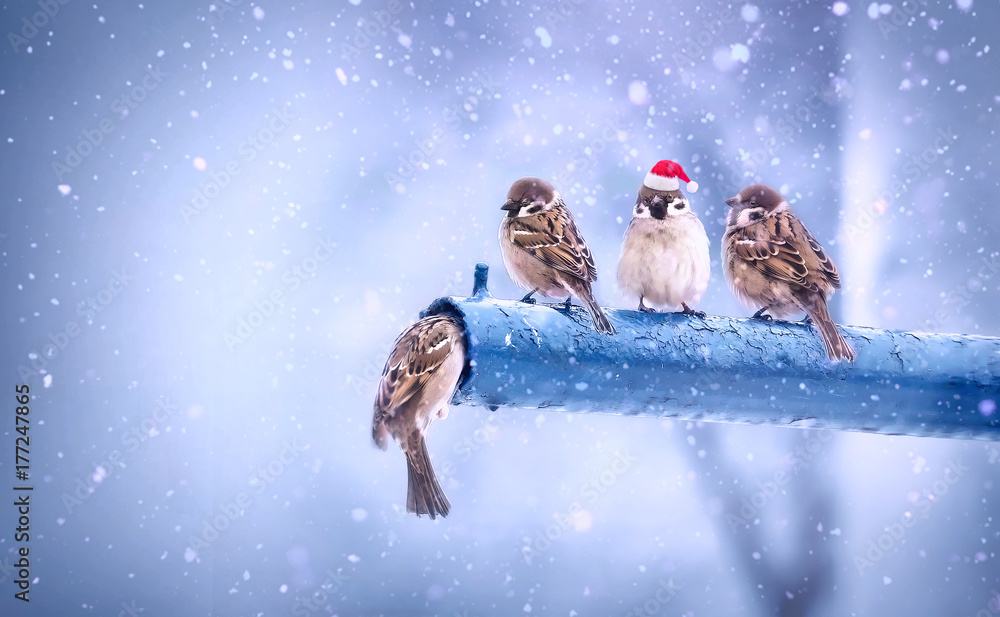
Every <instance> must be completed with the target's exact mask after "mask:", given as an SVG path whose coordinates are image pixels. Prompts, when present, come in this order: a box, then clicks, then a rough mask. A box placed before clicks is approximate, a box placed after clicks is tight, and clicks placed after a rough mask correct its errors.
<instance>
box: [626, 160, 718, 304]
mask: <svg viewBox="0 0 1000 617" xmlns="http://www.w3.org/2000/svg"><path fill="white" fill-rule="evenodd" d="M679 179H680V180H684V181H685V182H687V183H688V190H690V191H692V192H694V191H696V190H698V183H697V182H692V181H691V180H690V179H688V176H687V174H686V173H684V170H683V169H682V168H681V166H680V165H678V164H677V163H675V162H673V161H660V162H659V163H657V164H656V165H655V166H654V167H653V169H652V170H651V171H650V172H649V173H648V174H646V178H645V179H644V180H643V183H642V186H640V187H639V194H638V196H637V197H636V200H635V207H634V208H633V209H632V221H631V222H630V223H629V225H628V229H626V230H625V238H624V239H623V241H622V253H621V257H619V258H618V287H619V288H620V289H621V290H622V291H623V292H625V293H626V294H627V295H629V296H639V310H640V311H642V312H644V313H655V312H656V311H655V310H654V309H653V308H650V307H649V306H647V305H646V302H645V301H646V300H648V301H649V302H650V303H651V304H652V305H653V306H654V307H666V306H679V307H681V308H682V310H681V312H682V313H684V314H685V315H697V316H699V317H704V316H705V313H702V312H700V311H695V310H694V309H692V308H691V307H692V306H695V305H697V304H698V302H699V301H700V300H701V296H702V295H703V294H704V293H705V289H706V288H707V287H708V278H709V274H710V271H711V266H710V263H711V259H710V258H709V255H708V235H707V234H706V233H705V226H704V225H702V224H701V221H700V220H699V219H698V215H696V214H695V213H694V212H692V211H691V206H690V205H689V204H688V200H687V198H686V197H684V194H683V193H682V192H681V189H680V182H679Z"/></svg>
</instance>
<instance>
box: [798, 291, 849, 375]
mask: <svg viewBox="0 0 1000 617" xmlns="http://www.w3.org/2000/svg"><path fill="white" fill-rule="evenodd" d="M808 313H809V316H810V317H812V321H813V323H814V324H815V325H816V329H817V330H819V335H820V337H822V338H823V345H824V346H825V347H826V355H827V356H829V358H830V360H832V361H833V362H838V361H840V360H847V361H848V362H854V358H855V357H857V353H856V352H855V351H854V348H853V347H851V344H850V343H848V342H847V340H845V339H844V337H843V335H841V334H840V330H838V329H837V324H835V323H834V322H833V318H832V317H830V311H829V310H828V309H827V307H826V301H825V300H823V299H822V298H820V299H818V300H817V301H816V302H814V303H813V305H812V307H811V308H810V309H809V311H808Z"/></svg>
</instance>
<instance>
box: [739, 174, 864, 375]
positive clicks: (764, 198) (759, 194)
mask: <svg viewBox="0 0 1000 617" xmlns="http://www.w3.org/2000/svg"><path fill="white" fill-rule="evenodd" d="M726 204H727V205H729V206H730V207H731V208H732V210H730V211H729V216H728V218H727V220H726V232H725V234H724V235H723V238H722V265H723V268H724V269H725V273H726V279H727V280H728V281H729V286H730V288H731V289H732V290H733V293H734V294H735V295H736V297H737V298H739V299H740V300H741V301H742V302H743V303H744V304H746V305H748V306H760V307H761V308H760V310H758V311H757V312H756V313H755V314H754V317H755V318H758V319H770V318H771V317H770V316H769V315H765V312H767V313H770V315H773V316H774V317H784V316H787V315H792V314H794V313H799V312H805V313H806V314H807V315H808V319H811V321H812V322H813V323H814V324H815V325H816V328H817V329H818V330H819V334H820V336H821V337H822V338H823V345H824V346H825V347H826V355H827V356H829V358H830V360H832V361H834V362H837V361H839V360H848V361H850V362H853V361H854V358H855V356H856V354H855V352H854V348H853V347H851V345H850V343H848V342H847V341H846V340H844V337H843V336H841V334H840V332H839V331H838V330H837V325H836V324H835V323H833V319H832V318H831V317H830V311H829V310H828V309H827V305H826V299H827V296H829V295H831V294H833V290H834V289H839V288H840V275H839V274H838V273H837V266H835V265H833V262H832V261H831V260H830V258H829V257H828V256H827V254H826V251H824V250H823V247H822V246H820V244H819V242H817V241H816V239H815V238H813V236H812V234H811V233H809V230H808V229H806V227H805V225H803V224H802V222H801V221H799V219H798V218H797V217H796V216H795V215H794V214H792V212H791V210H790V209H789V207H788V201H786V200H785V198H784V197H782V196H781V194H780V193H778V192H777V191H775V190H774V189H772V188H770V187H767V186H764V185H763V184H753V185H750V186H748V187H746V188H744V189H743V190H742V191H740V192H739V194H737V195H736V196H734V197H730V198H729V199H727V200H726Z"/></svg>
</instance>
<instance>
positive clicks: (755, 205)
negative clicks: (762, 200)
mask: <svg viewBox="0 0 1000 617" xmlns="http://www.w3.org/2000/svg"><path fill="white" fill-rule="evenodd" d="M750 207H751V208H756V207H757V202H756V201H755V200H753V199H751V200H750Z"/></svg>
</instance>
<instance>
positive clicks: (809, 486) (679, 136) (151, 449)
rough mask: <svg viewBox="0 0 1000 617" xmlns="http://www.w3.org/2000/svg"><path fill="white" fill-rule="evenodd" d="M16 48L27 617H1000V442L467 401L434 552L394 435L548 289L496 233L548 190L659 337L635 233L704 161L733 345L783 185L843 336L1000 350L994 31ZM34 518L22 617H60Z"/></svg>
mask: <svg viewBox="0 0 1000 617" xmlns="http://www.w3.org/2000/svg"><path fill="white" fill-rule="evenodd" d="M0 15H2V17H0V19H2V23H3V28H2V31H3V32H4V33H6V41H5V46H4V47H3V51H2V52H0V53H2V69H0V111H2V117H3V119H4V121H3V132H2V134H0V166H2V172H3V183H4V189H5V190H4V192H3V197H2V199H3V218H2V222H0V234H2V235H0V258H2V261H0V263H2V268H0V284H2V289H3V299H4V302H3V308H2V310H0V317H2V322H0V327H2V331H3V341H4V345H3V347H4V352H3V355H2V362H3V366H2V368H3V374H4V375H6V377H5V379H6V381H5V383H4V385H3V387H4V389H5V390H6V391H8V393H10V390H13V387H14V386H15V385H16V384H18V383H28V384H30V386H31V389H32V393H33V394H34V395H35V396H34V398H33V400H32V412H31V414H32V416H31V417H32V418H33V421H34V424H33V425H32V429H31V430H32V433H31V435H32V444H31V445H32V448H31V452H32V474H33V476H32V478H33V480H34V482H35V484H36V491H35V493H34V495H33V500H34V501H33V509H32V529H31V532H32V536H31V550H32V553H31V554H32V557H33V559H32V577H33V578H36V577H37V578H36V580H35V584H34V586H33V587H32V596H31V599H32V602H31V604H30V610H29V611H27V612H28V613H29V614H38V615H42V614H45V615H48V614H60V615H75V614H83V615H118V614H123V611H127V610H137V608H142V609H144V611H145V613H144V614H147V615H152V614H170V615H247V616H250V615H259V616H272V615H313V614H315V615H326V614H338V615H413V614H427V615H441V616H448V617H451V616H453V615H462V616H464V615H470V616H471V615H516V614H531V615H535V614H543V615H563V616H567V615H568V616H573V615H581V616H582V615H626V614H633V615H685V616H696V615H719V614H727V615H728V614H740V615H899V614H928V615H931V614H948V615H969V616H970V617H971V616H977V615H983V614H990V612H991V611H1000V604H997V603H1000V599H997V600H993V602H994V603H992V604H991V598H993V594H996V593H997V591H998V590H1000V559H998V551H1000V528H998V521H997V515H998V513H1000V503H998V499H1000V494H998V491H1000V487H998V481H1000V445H993V444H989V443H986V442H974V441H968V442H963V441H951V440H939V439H915V438H891V437H883V436H872V435H860V434H833V433H819V432H815V431H813V432H808V431H800V430H794V429H778V428H767V427H744V426H729V425H709V424H691V423H686V422H672V421H660V420H655V419H643V418H620V417H613V416H599V415H586V416H583V415H569V414H564V413H559V412H553V411H544V412H539V411H536V410H503V411H501V412H499V413H497V414H491V413H490V412H488V411H487V410H485V409H476V408H465V407H463V408H455V409H453V411H452V415H451V417H450V418H449V419H448V420H447V421H445V422H439V423H437V424H435V425H434V427H433V429H432V431H431V433H430V439H429V448H430V451H431V452H432V454H433V455H434V457H435V461H436V465H437V466H438V470H439V472H440V473H441V475H442V476H443V484H444V485H445V489H446V491H447V493H448V495H449V497H450V499H451V502H452V504H453V510H452V514H451V515H450V516H449V517H448V518H446V519H443V520H438V521H429V520H427V519H426V518H424V519H418V518H416V517H414V516H411V515H407V514H405V512H404V511H403V502H404V496H405V490H406V476H405V465H404V461H403V456H402V454H401V453H400V452H399V450H398V448H395V447H394V446H393V447H390V450H389V452H387V453H383V452H380V451H378V450H376V449H375V448H374V446H373V445H372V444H371V442H370V421H371V405H372V400H373V395H374V389H375V384H376V382H377V379H378V375H379V373H380V371H381V367H382V364H383V362H384V360H385V357H386V354H387V352H388V349H389V347H390V346H391V344H392V341H393V340H394V338H395V337H396V335H397V334H398V333H399V332H400V331H401V330H402V329H403V328H404V327H405V326H406V325H407V324H408V323H410V322H411V321H413V320H414V319H415V318H416V317H417V314H418V313H419V311H420V310H421V309H422V308H424V307H426V306H427V305H428V304H429V303H430V302H431V301H432V300H433V299H434V298H436V297H438V296H441V295H446V294H455V295H467V294H468V293H469V292H470V291H471V287H472V271H473V266H474V264H475V263H476V262H477V261H486V262H489V263H490V264H491V265H492V270H491V275H492V276H491V279H490V287H491V290H492V292H493V293H494V294H495V295H497V296H499V297H508V298H513V297H520V295H521V294H522V293H523V291H521V290H518V289H515V287H514V285H513V284H512V283H511V282H510V280H509V279H508V277H507V276H506V275H505V274H504V272H503V269H502V265H501V260H500V253H499V249H498V246H497V241H496V230H497V227H498V225H499V222H500V219H501V216H502V212H501V211H500V210H499V207H500V205H501V204H502V203H503V200H504V196H505V193H506V191H507V188H508V186H509V185H510V183H511V182H512V181H513V180H515V179H516V178H518V177H520V176H522V175H527V174H531V175H539V176H542V177H546V178H550V179H552V180H553V181H554V182H555V183H556V185H557V186H558V187H559V188H560V189H561V190H562V191H563V192H564V194H565V196H566V199H567V201H568V203H569V204H570V206H571V207H572V209H573V210H574V212H575V214H576V216H577V219H578V222H579V225H580V228H581V230H582V232H583V234H584V235H585V237H586V238H587V240H588V242H589V243H590V246H591V248H592V249H593V251H594V254H595V259H596V261H597V265H598V269H599V271H600V273H601V276H600V279H599V281H598V284H597V287H596V293H597V297H598V299H599V300H600V301H601V302H602V304H604V305H606V306H619V307H628V308H631V307H632V306H633V301H632V300H627V301H626V300H625V299H623V298H622V297H621V296H620V295H619V293H618V291H617V289H616V288H615V283H614V270H615V266H616V263H617V258H618V250H619V245H620V240H621V236H622V233H623V232H624V230H625V226H626V225H627V224H628V220H629V218H630V212H631V208H632V205H633V201H634V197H635V191H636V190H637V188H638V186H639V183H640V182H641V180H642V177H643V176H644V174H645V173H646V172H647V171H648V170H649V168H650V167H651V166H652V165H653V164H654V163H655V162H656V161H658V160H659V159H662V158H670V159H673V160H675V161H678V162H680V163H681V164H682V165H683V166H684V168H685V170H686V171H687V172H688V173H689V175H690V176H691V178H692V179H694V180H697V181H698V182H699V184H700V185H701V189H700V190H699V191H698V192H697V193H695V194H693V195H692V196H691V201H692V206H693V207H694V209H695V211H696V212H697V213H698V214H699V215H700V216H701V218H702V220H703V221H704V223H705V225H706V228H707V229H708V232H709V236H710V237H711V240H712V244H713V248H712V254H713V256H714V259H715V261H713V264H712V266H713V277H714V278H713V282H712V284H711V287H710V289H709V292H708V294H707V296H706V299H705V300H704V301H703V305H702V307H701V308H703V309H704V310H706V311H708V312H709V313H714V314H723V315H739V316H744V315H748V314H749V312H748V311H746V310H745V309H743V308H741V307H740V306H738V305H737V303H736V302H735V300H734V299H733V297H732V296H731V294H730V292H729V290H728V289H727V287H726V285H725V283H724V281H723V279H722V274H721V268H720V265H719V263H718V255H719V239H720V237H721V232H722V230H723V216H724V211H725V206H724V204H723V203H722V200H723V199H724V198H725V197H727V196H729V195H731V194H733V193H735V192H736V190H738V189H739V188H740V187H741V186H742V185H744V184H746V183H749V182H751V181H755V180H759V181H764V182H766V183H768V184H771V185H773V186H775V187H780V189H781V190H782V191H783V192H784V193H785V194H786V195H787V196H788V197H789V198H790V200H791V201H792V206H793V208H794V210H795V211H796V212H797V213H798V214H799V216H800V217H801V218H802V219H803V220H804V221H805V222H806V224H807V225H808V226H809V227H810V228H811V229H812V231H813V232H814V233H815V235H816V236H817V238H818V239H819V240H820V242H822V243H823V244H824V245H825V246H826V247H827V249H828V250H829V251H830V252H831V254H832V256H833V257H834V259H835V260H836V261H837V263H838V264H839V266H840V269H841V273H842V277H843V279H844V281H845V288H844V289H843V291H842V293H840V294H838V295H837V296H836V301H835V303H834V305H833V306H834V311H835V315H836V316H837V317H838V319H839V320H840V321H842V322H846V323H850V324H858V325H865V326H874V327H880V328H894V329H908V330H925V331H935V332H961V333H970V334H983V335H992V336H996V335H998V334H1000V332H998V330H1000V313H998V311H997V306H998V304H1000V288H998V282H1000V242H998V241H997V239H996V238H997V234H998V233H1000V214H998V212H997V209H996V195H997V190H998V182H997V172H998V169H997V167H998V163H1000V152H998V149H997V143H998V139H997V129H998V128H1000V121H998V107H1000V64H998V53H1000V49H997V46H998V41H997V38H998V37H997V29H996V24H997V23H998V21H1000V7H998V4H997V2H996V1H995V0H990V1H986V0H958V1H957V2H950V1H938V0H916V1H915V0H910V1H909V2H908V3H905V4H900V3H899V2H893V3H886V4H875V3H872V4H865V3H858V2H850V3H848V2H842V1H838V2H833V3H831V2H829V1H826V2H809V1H805V2H796V3H787V4H778V3H776V4H773V5H772V4H771V3H763V4H759V5H755V4H739V3H737V4H730V5H704V6H699V5H698V4H697V3H693V2H685V1H679V2H674V3H664V2H628V3H610V2H598V1H597V0H562V1H561V2H551V3H543V4H534V3H530V2H529V3H524V2H518V1H513V0H508V1H503V0H489V1H487V0H481V1H479V2H474V3H458V2H439V3H435V4H434V6H433V8H432V7H431V6H430V3H412V4H411V3H405V2H399V1H398V0H350V1H349V2H334V1H324V2H320V1H316V0H305V1H300V2H292V3H278V2H264V3H255V2H251V1H250V0H231V1H230V2H228V3H226V2H219V1H217V2H215V3H214V4H213V3H212V2H210V1H209V0H204V1H201V2H189V1H186V0H184V1H179V2H171V3H167V2H143V3H135V2H133V3H125V4H117V5H114V4H109V5H105V4H97V5H95V4H93V3H90V2H82V1H79V0H43V1H42V2H40V3H39V2H34V1H32V2H8V3H6V4H5V5H4V6H3V10H2V13H0ZM11 399H13V396H12V395H11V396H8V397H7V398H6V399H4V400H5V401H6V402H5V405H6V407H5V409H9V410H11V413H10V414H7V413H6V412H5V415H4V417H5V420H4V428H3V435H4V440H5V442H9V444H8V443H5V444H4V446H3V452H4V453H3V458H2V471H3V474H4V483H5V485H6V484H7V483H8V482H9V481H10V480H11V477H10V476H8V475H7V474H8V473H10V472H11V471H12V469H11V466H12V465H13V441H14V440H13V437H14V432H13V419H12V415H13V401H12V400H11ZM984 405H985V407H982V408H981V409H982V410H983V411H984V412H988V411H990V409H989V408H988V405H989V404H988V403H985V404H984ZM616 461H617V462H616ZM626 462H627V464H626ZM11 475H13V474H11ZM5 490H6V489H5ZM11 493H12V491H11V492H10V493H5V496H4V498H3V501H4V502H5V503H6V502H8V501H9V499H8V496H10V494H11ZM570 511H573V512H574V513H575V514H573V515H572V516H568V513H569V512H570ZM14 517H15V512H14V509H13V508H12V507H11V506H10V505H6V506H4V507H2V508H0V550H2V559H3V568H0V581H2V587H0V589H2V594H0V598H2V599H0V607H2V608H0V611H2V612H3V614H5V615H7V614H11V610H12V609H17V610H19V611H20V612H25V609H26V608H29V607H25V606H24V605H22V603H21V602H19V601H16V600H14V599H13V594H14V592H15V591H16V588H15V586H14V584H13V582H12V580H11V579H12V576H13V575H12V572H11V570H10V569H9V568H10V565H11V564H12V563H13V562H14V561H15V560H16V557H15V556H14V555H13V554H12V550H13V549H14V548H16V547H17V546H19V544H17V543H15V542H14V541H13V528H14V526H15V518H14ZM984 611H986V612H985V613H984ZM20 612H19V613H15V614H21V613H20ZM124 614H129V613H127V612H125V613H124Z"/></svg>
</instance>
